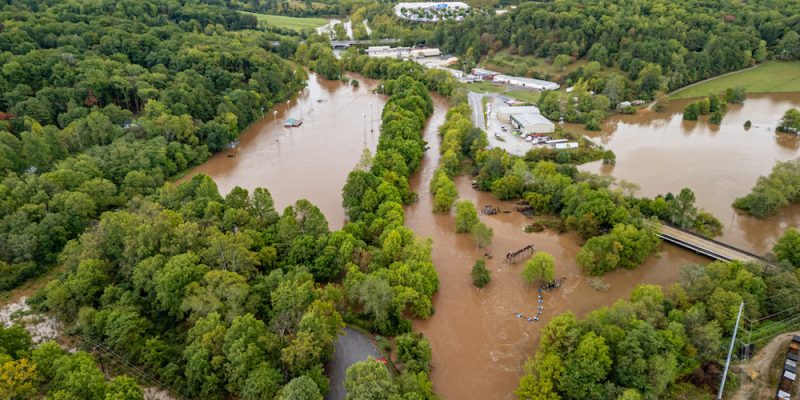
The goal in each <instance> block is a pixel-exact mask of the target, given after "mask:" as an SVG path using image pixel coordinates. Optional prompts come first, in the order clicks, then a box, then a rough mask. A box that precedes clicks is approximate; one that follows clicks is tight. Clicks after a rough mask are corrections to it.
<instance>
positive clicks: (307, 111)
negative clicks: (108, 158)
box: [182, 73, 386, 229]
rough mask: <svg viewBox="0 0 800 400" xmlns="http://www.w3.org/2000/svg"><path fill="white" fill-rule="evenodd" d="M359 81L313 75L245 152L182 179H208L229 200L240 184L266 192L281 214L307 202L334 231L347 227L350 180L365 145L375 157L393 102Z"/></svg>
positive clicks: (218, 158) (244, 142)
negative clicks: (345, 193)
mask: <svg viewBox="0 0 800 400" xmlns="http://www.w3.org/2000/svg"><path fill="white" fill-rule="evenodd" d="M352 77H353V78H355V79H358V80H359V82H360V85H359V87H357V88H356V87H353V86H350V85H347V84H343V83H341V82H340V81H328V80H324V79H322V78H320V77H318V76H317V75H316V74H314V73H310V74H309V80H308V86H307V87H306V89H305V90H304V91H303V92H302V93H301V94H300V95H299V96H298V97H296V98H294V99H292V100H290V102H289V104H288V105H287V104H281V105H280V106H278V107H277V108H276V109H275V110H274V111H277V114H274V113H273V112H272V111H268V112H267V115H266V116H265V117H264V118H262V119H261V120H259V121H257V122H255V123H254V124H253V125H251V126H250V127H249V128H247V130H245V132H244V133H242V135H241V136H240V137H239V140H240V145H239V147H238V149H237V150H226V151H222V152H219V153H217V154H215V155H214V156H212V157H211V158H210V159H209V160H208V161H206V162H205V163H203V164H201V165H199V166H197V167H196V168H194V169H193V170H192V171H191V172H190V173H189V174H188V175H187V176H186V177H184V178H182V180H186V179H189V178H191V177H192V176H194V175H196V174H199V173H203V174H206V175H208V176H210V177H212V178H213V179H214V181H215V182H216V183H217V186H218V187H219V191H220V193H222V194H223V195H225V194H227V193H228V192H230V191H231V189H233V188H234V187H236V186H240V187H242V188H245V189H247V190H249V191H251V192H252V190H253V189H255V188H257V187H265V188H268V189H269V191H270V193H272V197H273V198H274V200H275V207H276V209H277V210H278V211H282V210H283V208H284V207H286V206H289V205H292V204H294V202H295V201H297V200H298V199H303V198H305V199H308V200H309V201H311V203H313V204H315V205H316V206H317V207H319V208H320V210H322V212H323V214H325V217H326V218H327V219H328V223H329V225H330V228H331V229H340V228H341V227H342V225H343V224H344V219H345V216H344V210H343V209H342V188H343V187H344V184H345V182H346V180H347V174H348V173H350V171H351V170H352V169H353V168H354V167H355V165H356V164H357V163H358V160H359V159H360V157H361V153H362V152H363V150H364V148H365V147H366V148H369V149H370V151H371V152H373V153H374V152H375V148H376V146H377V143H378V126H379V125H380V115H381V111H382V110H383V105H384V104H385V102H386V98H385V96H383V95H376V94H373V93H372V89H374V88H375V87H376V86H377V84H378V83H379V82H378V81H376V80H372V79H366V78H363V77H361V76H357V75H354V76H352ZM287 118H296V119H302V120H303V124H302V125H301V126H300V127H297V128H284V127H283V122H284V121H285V120H286V119H287ZM230 154H233V155H234V157H228V155H230Z"/></svg>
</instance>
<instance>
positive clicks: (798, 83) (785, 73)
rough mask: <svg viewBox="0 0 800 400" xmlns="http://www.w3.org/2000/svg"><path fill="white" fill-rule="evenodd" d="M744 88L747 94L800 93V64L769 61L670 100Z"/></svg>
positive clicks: (689, 90)
mask: <svg viewBox="0 0 800 400" xmlns="http://www.w3.org/2000/svg"><path fill="white" fill-rule="evenodd" d="M735 86H742V87H744V88H745V90H746V91H747V93H776V92H800V62H798V61H791V62H780V61H768V62H765V63H764V64H762V65H760V66H758V67H756V68H754V69H751V70H747V71H742V72H738V73H735V74H731V75H727V76H723V77H720V78H715V79H711V80H708V81H706V82H703V83H701V84H699V85H696V86H692V87H689V88H686V89H684V90H681V91H678V92H676V93H674V94H672V95H671V96H669V98H670V99H686V98H690V97H701V96H708V95H709V94H719V93H722V92H724V91H725V89H727V88H731V87H735Z"/></svg>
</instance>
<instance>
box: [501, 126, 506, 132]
mask: <svg viewBox="0 0 800 400" xmlns="http://www.w3.org/2000/svg"><path fill="white" fill-rule="evenodd" d="M500 129H502V130H503V132H508V128H506V127H505V126H503V127H501V128H500Z"/></svg>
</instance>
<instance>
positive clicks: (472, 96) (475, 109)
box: [467, 92, 486, 129]
mask: <svg viewBox="0 0 800 400" xmlns="http://www.w3.org/2000/svg"><path fill="white" fill-rule="evenodd" d="M483 96H484V95H483V94H481V93H475V92H469V95H467V99H469V106H470V108H472V124H473V125H475V126H476V127H478V128H481V129H486V122H485V121H484V120H483Z"/></svg>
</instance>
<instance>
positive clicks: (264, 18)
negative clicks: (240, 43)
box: [242, 11, 328, 31]
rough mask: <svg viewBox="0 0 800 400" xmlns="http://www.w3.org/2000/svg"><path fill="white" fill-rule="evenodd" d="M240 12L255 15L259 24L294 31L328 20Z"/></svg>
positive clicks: (316, 25)
mask: <svg viewBox="0 0 800 400" xmlns="http://www.w3.org/2000/svg"><path fill="white" fill-rule="evenodd" d="M242 12H243V13H245V14H250V15H255V16H256V18H258V23H259V24H267V25H271V26H276V27H278V28H285V29H293V30H296V31H301V30H303V29H314V28H319V27H320V26H323V25H325V24H327V23H328V21H327V20H325V19H324V18H297V17H286V16H283V15H267V14H256V13H251V12H246V11H242Z"/></svg>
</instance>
